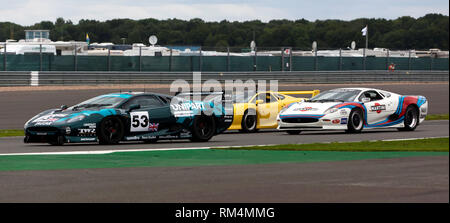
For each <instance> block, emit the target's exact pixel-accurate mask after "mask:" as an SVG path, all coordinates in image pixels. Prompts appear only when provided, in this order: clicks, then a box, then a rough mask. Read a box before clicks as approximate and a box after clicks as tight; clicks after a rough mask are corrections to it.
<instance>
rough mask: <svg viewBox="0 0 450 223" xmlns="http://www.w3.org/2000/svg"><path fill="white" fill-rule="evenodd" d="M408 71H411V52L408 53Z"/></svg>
mask: <svg viewBox="0 0 450 223" xmlns="http://www.w3.org/2000/svg"><path fill="white" fill-rule="evenodd" d="M408 70H411V50H409V51H408Z"/></svg>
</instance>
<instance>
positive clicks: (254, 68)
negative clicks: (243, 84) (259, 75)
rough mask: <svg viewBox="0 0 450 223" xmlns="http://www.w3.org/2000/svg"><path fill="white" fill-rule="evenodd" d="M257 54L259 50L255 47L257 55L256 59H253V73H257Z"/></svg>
mask: <svg viewBox="0 0 450 223" xmlns="http://www.w3.org/2000/svg"><path fill="white" fill-rule="evenodd" d="M256 52H257V48H256V46H255V55H254V57H253V71H256V70H257V68H256V59H257V55H256Z"/></svg>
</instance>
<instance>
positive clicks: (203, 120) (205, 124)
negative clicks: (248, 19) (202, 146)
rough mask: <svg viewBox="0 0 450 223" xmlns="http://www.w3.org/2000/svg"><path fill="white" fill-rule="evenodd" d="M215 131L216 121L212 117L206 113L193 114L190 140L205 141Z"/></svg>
mask: <svg viewBox="0 0 450 223" xmlns="http://www.w3.org/2000/svg"><path fill="white" fill-rule="evenodd" d="M215 131H216V123H215V121H214V118H213V117H211V116H206V115H198V116H195V118H194V123H193V126H192V138H191V141H193V142H207V141H209V140H210V139H211V138H212V137H213V136H214V133H215Z"/></svg>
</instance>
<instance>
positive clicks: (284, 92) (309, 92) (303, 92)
mask: <svg viewBox="0 0 450 223" xmlns="http://www.w3.org/2000/svg"><path fill="white" fill-rule="evenodd" d="M278 93H280V94H310V95H311V97H314V96H316V95H318V94H319V93H320V90H312V91H278Z"/></svg>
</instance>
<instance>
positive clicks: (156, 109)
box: [122, 95, 171, 134]
mask: <svg viewBox="0 0 450 223" xmlns="http://www.w3.org/2000/svg"><path fill="white" fill-rule="evenodd" d="M131 105H140V108H139V109H135V110H133V111H130V126H129V130H130V133H132V134H133V133H145V132H158V131H161V130H163V129H165V128H167V127H168V126H169V123H170V121H171V120H170V118H171V113H170V107H169V104H165V103H164V102H163V101H161V99H160V98H158V97H157V96H155V95H142V96H136V97H134V98H132V99H131V100H130V101H128V102H126V103H125V104H124V105H122V108H123V109H128V108H129V107H130V106H131Z"/></svg>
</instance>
